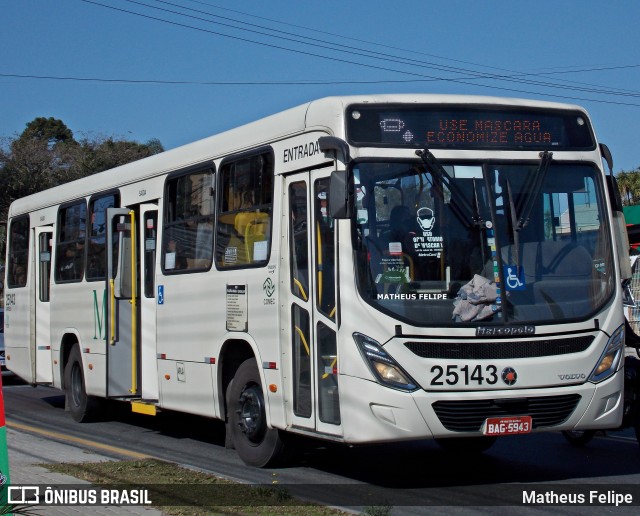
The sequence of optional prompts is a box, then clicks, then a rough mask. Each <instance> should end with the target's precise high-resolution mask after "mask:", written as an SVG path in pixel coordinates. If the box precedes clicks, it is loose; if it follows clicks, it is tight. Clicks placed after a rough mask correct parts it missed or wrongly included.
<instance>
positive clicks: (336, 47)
mask: <svg viewBox="0 0 640 516" xmlns="http://www.w3.org/2000/svg"><path fill="white" fill-rule="evenodd" d="M104 6H110V7H111V8H107V7H104ZM151 6H154V7H160V8H161V9H164V11H162V10H157V9H154V8H153V7H151ZM180 7H182V8H180ZM114 8H115V9H114ZM185 8H186V9H190V10H186V9H185ZM116 9H119V10H116ZM167 10H170V11H176V12H177V11H179V12H181V13H183V14H186V15H188V16H179V15H177V14H174V13H170V12H167ZM125 11H128V12H125ZM0 13H1V16H2V22H3V23H2V31H0V48H2V60H1V62H0V137H11V136H15V135H16V134H18V133H20V132H22V130H23V129H24V127H25V124H26V123H28V122H29V121H31V120H33V119H34V118H35V117H38V116H44V117H50V116H52V117H55V118H60V119H62V120H63V121H64V122H65V123H66V124H67V125H68V126H69V128H70V129H71V130H72V131H73V132H74V133H75V135H76V136H77V137H82V136H90V137H91V136H115V137H124V138H128V139H134V140H137V141H141V142H144V141H147V140H149V139H151V138H158V139H159V140H160V141H161V142H162V143H163V145H164V146H165V148H167V149H169V148H173V147H176V146H179V145H182V144H185V143H189V142H191V141H194V140H197V139H200V138H204V137H207V136H210V135H212V134H215V133H217V132H220V131H223V130H226V129H230V128H232V127H236V126H238V125H241V124H243V123H246V122H250V121H252V120H255V119H257V118H260V117H263V116H267V115H269V114H272V113H275V112H277V111H280V110H283V109H287V108H289V107H293V106H296V105H298V104H301V103H304V102H306V101H308V100H311V99H314V98H320V97H324V96H329V95H349V94H359V93H391V92H399V93H460V94H481V95H498V96H507V97H525V98H538V99H545V100H552V101H559V102H569V103H574V104H580V105H582V106H584V107H586V108H587V110H588V111H589V113H590V114H591V117H592V119H593V122H594V126H595V129H596V133H597V135H598V137H599V138H600V140H601V141H604V142H605V143H607V144H608V145H609V147H610V148H611V150H612V152H613V156H614V162H615V166H614V170H615V171H616V172H618V171H620V170H632V169H635V168H636V167H638V166H640V145H639V144H638V141H639V140H640V123H639V122H638V120H640V53H639V52H638V49H639V48H640V41H639V40H640V38H639V34H640V32H639V30H638V26H639V23H640V2H637V1H623V0H610V1H607V2H604V1H602V0H598V1H596V0H537V1H536V2H522V1H518V0H508V1H503V0H491V1H477V0H476V1H472V0H446V1H433V0H416V1H414V0H395V1H394V2H374V1H371V0H368V1H363V0H353V1H343V2H339V1H337V0H323V1H322V2H304V1H298V2H293V1H284V0H270V1H269V2H255V1H251V0H247V1H245V2H238V1H237V0H163V1H159V0H135V1H131V0H58V1H51V0H19V1H4V2H2V3H1V4H0ZM132 13H138V15H136V14H132ZM140 15H142V16H140ZM153 18H157V19H153ZM158 19H162V20H165V21H158ZM167 22H169V23H167ZM212 22H216V23H212ZM221 24H225V25H221ZM265 34H271V35H272V36H275V37H270V36H267V35H265ZM302 39H304V40H305V41H307V42H309V43H311V44H307V45H305V44H302V43H300V40H302ZM292 40H295V41H292ZM373 53H375V54H373ZM374 55H375V56H377V58H374V57H372V56H374ZM487 75H493V76H494V77H487ZM496 75H500V76H510V77H512V79H510V80H498V79H496V78H495V76H496ZM18 76H32V77H30V78H27V77H18ZM35 76H37V77H57V78H67V79H73V80H59V79H38V78H35ZM479 76H481V77H480V78H478V77H479ZM78 79H100V80H99V81H92V80H91V81H90V80H78ZM113 80H118V81H124V82H111V81H113ZM105 81H107V82H105ZM135 81H154V82H135ZM172 81H177V82H186V83H188V84H167V82H172ZM285 82H287V83H289V84H282V83H285ZM202 83H216V84H202ZM274 83H281V84H274Z"/></svg>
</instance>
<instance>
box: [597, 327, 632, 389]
mask: <svg viewBox="0 0 640 516" xmlns="http://www.w3.org/2000/svg"><path fill="white" fill-rule="evenodd" d="M623 350H624V324H623V325H622V326H620V328H618V329H617V330H616V331H614V332H613V335H611V337H610V338H609V342H607V347H606V348H605V350H604V352H603V353H602V355H601V356H600V360H599V361H598V365H597V366H596V368H595V369H594V370H593V372H592V373H591V376H589V381H590V382H593V383H598V382H601V381H602V380H606V379H607V378H609V377H610V376H611V375H613V374H614V373H615V372H616V371H617V370H618V368H619V366H620V364H621V363H622V360H621V358H622V355H623V354H624V351H623Z"/></svg>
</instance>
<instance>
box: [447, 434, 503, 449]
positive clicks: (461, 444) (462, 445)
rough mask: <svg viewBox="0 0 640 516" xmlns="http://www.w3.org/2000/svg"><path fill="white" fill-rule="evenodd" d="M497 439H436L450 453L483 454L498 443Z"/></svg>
mask: <svg viewBox="0 0 640 516" xmlns="http://www.w3.org/2000/svg"><path fill="white" fill-rule="evenodd" d="M496 439H497V437H493V436H488V437H487V436H482V437H452V438H450V439H436V442H437V443H438V444H439V445H440V447H441V448H443V449H444V450H446V451H447V452H450V453H482V452H485V451H487V450H488V449H489V448H491V447H492V446H493V444H494V443H495V442H496Z"/></svg>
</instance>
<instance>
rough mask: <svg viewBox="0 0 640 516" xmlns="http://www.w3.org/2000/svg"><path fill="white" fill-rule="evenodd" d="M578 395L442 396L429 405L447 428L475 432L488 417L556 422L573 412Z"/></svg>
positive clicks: (543, 423) (540, 423) (543, 424)
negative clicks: (442, 397)
mask: <svg viewBox="0 0 640 516" xmlns="http://www.w3.org/2000/svg"><path fill="white" fill-rule="evenodd" d="M580 398H581V396H580V395H579V394H563V395H560V396H538V397H530V398H522V399H518V398H514V399H508V400H500V399H497V400H464V401H457V400H456V401H442V400H441V401H436V402H435V403H434V404H433V405H432V406H433V410H434V411H435V413H436V415H437V416H438V419H439V420H440V423H442V426H444V427H445V428H446V429H447V430H450V431H452V432H477V431H479V430H480V429H481V428H482V425H483V423H484V421H485V419H487V418H490V417H509V416H531V419H532V426H533V428H544V427H549V426H555V425H559V424H561V423H563V422H564V421H566V420H567V419H568V418H569V416H570V415H571V414H572V413H573V411H574V410H575V408H576V406H577V405H578V402H579V401H580Z"/></svg>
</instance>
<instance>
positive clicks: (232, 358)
mask: <svg viewBox="0 0 640 516" xmlns="http://www.w3.org/2000/svg"><path fill="white" fill-rule="evenodd" d="M250 358H253V359H254V360H255V361H256V363H257V364H259V363H260V362H259V353H258V350H257V349H256V347H255V343H254V342H249V340H248V339H246V338H233V339H228V340H226V341H225V342H224V344H223V345H222V347H221V348H220V354H219V356H218V389H217V391H218V406H219V407H220V417H221V418H222V420H223V421H226V420H227V401H226V400H227V389H228V388H229V384H230V383H231V380H233V377H234V376H235V374H236V371H237V370H238V368H239V367H240V364H242V363H243V362H244V361H245V360H248V359H250ZM258 369H259V368H258ZM261 376H262V374H261ZM263 380H264V379H263ZM265 398H266V396H265Z"/></svg>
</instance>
